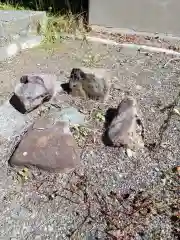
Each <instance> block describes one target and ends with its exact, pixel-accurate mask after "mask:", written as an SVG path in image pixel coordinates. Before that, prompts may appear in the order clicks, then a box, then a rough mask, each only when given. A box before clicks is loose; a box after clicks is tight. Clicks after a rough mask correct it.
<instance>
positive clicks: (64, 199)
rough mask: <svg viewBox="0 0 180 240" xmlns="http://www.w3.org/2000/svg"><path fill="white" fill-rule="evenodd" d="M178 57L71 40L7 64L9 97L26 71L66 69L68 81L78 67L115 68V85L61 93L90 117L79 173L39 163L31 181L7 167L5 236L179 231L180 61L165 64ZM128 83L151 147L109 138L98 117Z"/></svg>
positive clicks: (4, 85)
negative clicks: (128, 148)
mask: <svg viewBox="0 0 180 240" xmlns="http://www.w3.org/2000/svg"><path fill="white" fill-rule="evenodd" d="M170 58H171V56H166V55H164V54H154V53H153V54H152V53H147V52H137V51H135V50H134V51H133V50H132V49H131V50H128V49H119V48H117V47H112V46H111V47H107V46H105V45H99V44H95V43H93V44H88V45H86V44H83V45H82V43H81V42H79V41H72V40H68V41H66V43H61V44H60V45H59V46H54V47H53V49H50V48H47V47H46V48H44V47H42V48H36V49H32V50H28V51H25V52H23V53H22V54H21V55H19V56H17V57H16V58H15V59H13V60H11V61H9V62H8V64H7V63H1V65H0V69H1V71H0V79H1V90H0V91H1V94H0V100H1V102H2V103H3V102H4V101H5V99H7V98H8V96H9V95H10V93H11V92H12V91H13V87H14V86H15V84H16V82H17V81H18V79H19V77H20V76H21V75H22V74H23V73H26V72H34V73H38V72H39V73H53V74H54V73H56V74H61V77H62V80H64V81H67V77H68V75H69V73H70V71H71V69H72V67H75V66H82V65H83V66H86V67H101V68H107V69H109V70H110V72H111V80H112V89H111V95H110V99H109V101H108V102H107V103H106V104H100V103H98V102H95V101H87V102H86V101H83V100H81V99H79V98H72V97H71V96H69V95H66V94H63V95H61V96H59V99H58V100H59V104H60V103H61V104H62V105H63V104H64V105H65V104H66V105H67V104H69V105H74V106H76V107H77V108H78V109H80V110H81V111H82V112H84V114H86V117H87V120H88V121H89V125H88V128H87V129H86V130H87V131H88V132H89V133H88V136H87V138H86V139H78V143H79V146H80V147H81V148H82V154H81V156H82V166H81V168H80V169H77V170H75V171H74V172H72V173H70V174H69V175H63V174H52V173H51V174H48V173H46V172H42V171H39V170H37V169H32V170H31V175H30V177H29V179H28V180H27V181H25V182H23V183H22V182H19V181H17V180H16V178H17V170H16V169H11V168H10V167H9V166H5V167H4V166H3V168H2V167H1V169H0V192H1V196H0V204H1V205H0V239H3V240H5V239H8V240H9V239H22V240H23V239H28V240H31V239H43V240H44V239H60V240H61V239H62V240H63V239H89V240H90V239H91V240H92V239H149V240H150V239H163V240H166V239H178V237H177V236H178V235H177V231H178V228H177V226H176V224H177V219H176V218H175V220H172V219H173V218H172V215H173V214H174V212H173V211H175V212H176V211H177V206H176V205H178V196H177V195H178V193H177V186H178V176H177V172H175V173H174V172H173V171H171V169H172V168H174V167H175V166H178V164H179V163H178V161H179V159H180V146H179V143H180V134H179V130H180V117H179V116H177V115H173V114H172V109H171V108H167V109H166V111H164V112H162V111H160V108H163V107H165V106H167V105H169V104H171V103H173V101H174V99H177V101H176V103H175V104H176V105H177V106H176V107H177V108H178V107H179V108H180V103H178V100H179V99H178V94H179V91H180V80H179V73H180V62H178V61H176V62H173V63H169V64H168V65H167V66H166V67H164V64H165V63H167V61H168V60H169V59H170ZM127 92H129V93H131V94H132V95H133V96H134V97H135V98H136V99H137V101H138V103H139V105H140V109H141V115H142V119H143V122H144V124H145V130H146V131H145V143H146V146H147V147H146V148H145V149H143V150H141V151H139V152H137V154H136V156H135V157H133V158H128V157H127V156H126V155H125V153H124V151H123V149H117V148H116V149H114V148H110V147H106V146H104V144H103V143H102V141H101V136H102V133H103V127H104V126H103V122H98V121H97V118H96V117H93V116H94V115H93V114H94V113H95V112H96V111H100V112H101V113H103V114H105V113H106V111H107V109H108V108H110V107H116V106H117V105H118V104H119V102H120V101H121V99H122V98H123V96H124V94H126V93H127ZM178 104H179V105H178ZM155 143H156V145H155ZM115 235H116V238H115V237H113V236H115Z"/></svg>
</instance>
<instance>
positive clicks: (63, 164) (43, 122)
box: [10, 119, 80, 171]
mask: <svg viewBox="0 0 180 240" xmlns="http://www.w3.org/2000/svg"><path fill="white" fill-rule="evenodd" d="M10 162H11V164H13V165H20V166H29V165H31V166H36V167H39V168H41V169H44V170H49V171H51V170H55V171H66V170H67V169H73V168H75V167H76V166H77V165H78V164H79V163H80V157H79V152H78V149H77V146H76V143H75V141H74V139H73V136H72V134H71V132H70V129H69V127H68V125H67V123H65V122H56V123H55V124H53V123H52V122H51V121H50V120H49V119H40V120H38V121H37V122H36V123H35V124H34V125H33V128H32V129H29V131H28V132H27V134H26V135H25V136H24V137H23V139H22V140H21V142H20V144H19V146H18V148H17V150H16V151H15V153H14V154H13V156H12V158H11V161H10Z"/></svg>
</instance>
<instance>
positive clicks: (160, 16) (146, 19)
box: [89, 0, 180, 36]
mask: <svg viewBox="0 0 180 240" xmlns="http://www.w3.org/2000/svg"><path fill="white" fill-rule="evenodd" d="M179 9H180V2H179V0H153V1H149V0H133V1H132V0H113V1H109V0H90V1H89V23H90V24H91V25H102V26H106V27H115V28H125V29H133V30H135V31H143V32H150V33H153V32H159V33H168V34H173V35H176V36H180V25H179V24H178V23H179V21H180V15H179Z"/></svg>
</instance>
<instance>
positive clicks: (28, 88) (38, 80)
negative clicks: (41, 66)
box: [11, 74, 61, 113]
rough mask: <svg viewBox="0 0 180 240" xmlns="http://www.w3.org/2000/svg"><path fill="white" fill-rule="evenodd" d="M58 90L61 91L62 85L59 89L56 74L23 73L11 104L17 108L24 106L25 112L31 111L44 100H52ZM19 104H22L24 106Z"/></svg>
mask: <svg viewBox="0 0 180 240" xmlns="http://www.w3.org/2000/svg"><path fill="white" fill-rule="evenodd" d="M57 91H61V87H60V86H59V89H58V86H57V76H56V75H51V74H27V75H23V76H22V77H21V78H20V83H19V84H18V85H17V86H16V88H15V91H14V94H15V96H13V99H14V100H13V99H11V104H12V105H13V106H15V108H16V109H20V108H24V109H25V110H24V111H23V113H24V112H25V111H27V112H30V111H32V110H33V109H35V108H37V107H38V106H39V105H40V104H42V103H43V102H44V101H47V100H50V99H51V98H52V97H53V96H55V95H56V93H57ZM16 98H17V99H16ZM15 99H16V102H15ZM18 99H19V101H18ZM17 105H22V107H19V106H17Z"/></svg>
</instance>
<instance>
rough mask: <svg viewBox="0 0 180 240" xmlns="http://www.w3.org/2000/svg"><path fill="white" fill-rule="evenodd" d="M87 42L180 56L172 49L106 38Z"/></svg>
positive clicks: (91, 38)
mask: <svg viewBox="0 0 180 240" xmlns="http://www.w3.org/2000/svg"><path fill="white" fill-rule="evenodd" d="M64 37H65V38H66V37H68V38H71V39H78V40H83V37H81V36H74V35H71V34H65V35H64ZM86 39H87V41H89V42H97V43H101V44H105V45H111V46H117V47H119V48H131V49H134V50H137V51H138V50H145V51H148V52H154V53H164V54H167V55H174V56H180V52H177V51H174V50H170V49H166V48H160V47H159V48H158V47H150V46H146V45H139V44H133V43H118V42H116V41H114V40H111V39H104V38H99V37H91V36H87V37H86Z"/></svg>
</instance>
